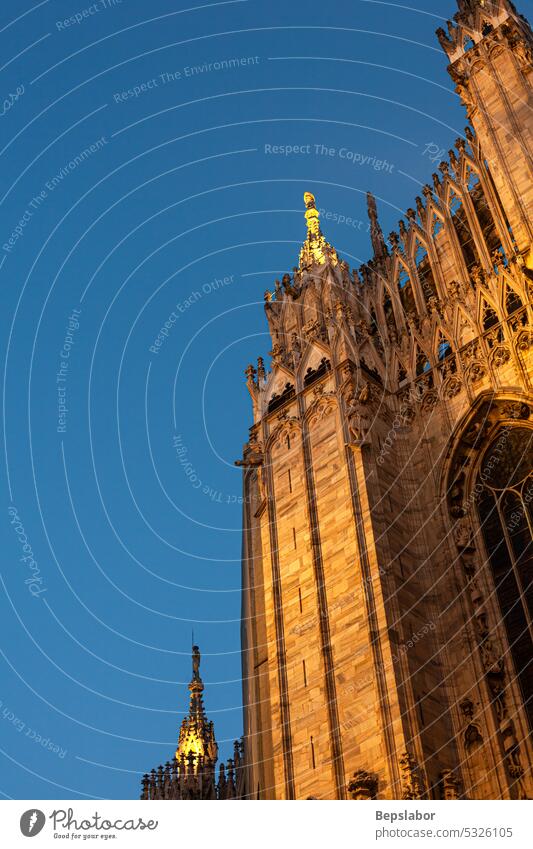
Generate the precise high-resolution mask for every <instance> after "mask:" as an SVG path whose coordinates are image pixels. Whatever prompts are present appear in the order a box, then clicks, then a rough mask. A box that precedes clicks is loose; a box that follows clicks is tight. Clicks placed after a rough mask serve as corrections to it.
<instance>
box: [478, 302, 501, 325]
mask: <svg viewBox="0 0 533 849" xmlns="http://www.w3.org/2000/svg"><path fill="white" fill-rule="evenodd" d="M481 323H482V324H483V330H490V328H491V327H495V326H496V325H497V324H499V319H498V316H497V315H496V312H495V310H493V308H492V307H491V306H490V304H488V303H487V301H485V300H484V301H483V302H482V305H481Z"/></svg>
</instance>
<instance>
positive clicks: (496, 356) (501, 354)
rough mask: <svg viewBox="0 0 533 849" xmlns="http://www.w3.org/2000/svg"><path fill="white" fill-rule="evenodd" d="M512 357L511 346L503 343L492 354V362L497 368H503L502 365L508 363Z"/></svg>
mask: <svg viewBox="0 0 533 849" xmlns="http://www.w3.org/2000/svg"><path fill="white" fill-rule="evenodd" d="M510 359H511V352H510V351H509V348H506V347H505V346H504V345H501V346H499V347H497V348H495V349H494V353H493V355H492V363H493V365H494V366H495V367H496V368H501V366H503V365H505V363H508V362H509V360H510Z"/></svg>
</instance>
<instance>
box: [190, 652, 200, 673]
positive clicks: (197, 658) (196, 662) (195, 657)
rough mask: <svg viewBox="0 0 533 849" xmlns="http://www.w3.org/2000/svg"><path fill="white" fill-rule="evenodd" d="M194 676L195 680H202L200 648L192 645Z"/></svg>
mask: <svg viewBox="0 0 533 849" xmlns="http://www.w3.org/2000/svg"><path fill="white" fill-rule="evenodd" d="M192 677H193V681H199V680H200V649H199V648H198V646H193V647H192Z"/></svg>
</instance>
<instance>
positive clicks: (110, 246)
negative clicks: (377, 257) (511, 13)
mask: <svg viewBox="0 0 533 849" xmlns="http://www.w3.org/2000/svg"><path fill="white" fill-rule="evenodd" d="M518 6H519V11H521V12H522V13H523V14H525V15H527V16H529V17H530V19H531V18H532V17H533V2H532V0H518ZM455 10H456V6H455V2H454V0H406V2H405V3H404V4H401V3H399V2H396V0H391V2H378V0H329V2H325V3H319V2H315V0H307V2H303V0H291V2H282V1H281V0H271V2H268V3H265V2H259V0H234V2H212V3H202V2H201V0H200V2H198V3H197V4H195V3H194V2H193V0H190V2H183V0H151V2H150V3H146V2H144V0H122V2H118V0H97V2H95V3H93V4H91V2H90V0H44V2H34V3H33V4H32V3H31V2H30V0H14V2H10V3H2V6H1V9H0V43H1V46H2V50H1V55H2V60H1V61H2V67H1V68H0V80H1V86H0V100H1V101H2V105H1V107H0V112H1V115H0V129H1V131H2V132H1V133H0V204H1V207H2V209H1V212H2V214H1V218H0V221H1V236H0V244H1V249H0V287H1V288H0V292H1V298H2V308H1V310H0V327H1V337H2V361H3V362H4V363H5V369H4V370H3V450H2V457H3V463H2V481H1V486H2V490H1V491H2V498H3V512H4V519H3V522H2V525H1V527H2V559H1V579H2V587H1V591H2V594H1V610H0V621H1V623H2V655H3V657H1V658H0V665H1V669H2V677H1V688H0V700H1V705H0V719H1V721H0V738H1V739H0V747H1V755H0V762H1V763H2V781H1V783H0V790H1V791H2V792H3V794H4V795H5V796H8V797H13V798H27V799H44V798H87V797H89V798H90V797H104V798H132V797H135V796H136V795H138V793H139V782H140V778H141V775H142V773H143V772H145V771H147V770H149V769H151V768H152V767H153V766H157V765H158V764H159V763H160V762H161V761H165V760H167V758H169V757H170V756H171V755H172V753H173V751H174V749H175V745H176V738H177V730H178V728H179V723H180V721H181V718H182V716H183V713H184V712H185V711H186V709H187V697H188V693H187V686H186V685H187V682H188V680H189V678H190V646H191V631H192V629H194V639H195V641H196V642H198V644H199V645H200V647H201V650H202V667H201V673H202V675H203V678H204V681H205V683H206V693H205V701H206V707H207V710H208V714H209V717H210V718H211V719H213V720H214V722H215V727H216V733H217V737H218V740H219V743H220V749H221V754H222V756H223V757H224V758H226V757H228V756H230V754H231V748H232V745H231V741H232V740H233V738H234V737H236V736H239V735H240V733H241V729H242V719H241V713H242V708H241V688H240V657H239V617H240V550H241V532H240V528H241V505H240V503H239V501H240V495H241V472H240V471H239V470H238V469H237V468H236V467H235V466H234V460H235V459H236V458H238V457H239V456H240V452H241V450H242V444H243V442H244V441H245V440H246V438H247V431H248V427H249V426H250V424H251V408H250V404H249V398H248V395H247V391H246V388H245V379H244V376H243V370H244V368H245V366H246V365H247V363H248V362H250V361H252V360H255V359H256V358H257V356H258V355H263V356H265V357H266V356H267V352H268V351H269V339H268V336H267V334H266V320H265V317H264V313H263V293H264V291H265V289H267V288H272V287H273V282H274V279H275V278H276V277H280V276H281V275H282V274H283V273H284V272H286V271H289V270H290V269H291V268H292V267H293V266H294V265H295V264H296V262H297V256H298V250H299V247H300V244H301V242H302V240H303V238H304V235H305V222H304V218H303V211H304V205H303V200H302V195H303V192H304V190H309V191H312V192H314V193H315V195H316V198H317V206H318V207H319V208H320V209H323V210H324V213H323V216H322V225H323V230H324V232H325V234H326V236H327V237H328V239H329V240H330V241H331V242H332V243H333V244H334V245H335V247H336V248H337V250H338V251H339V253H340V254H341V255H342V256H344V258H345V259H347V260H348V262H350V264H351V265H354V266H357V265H359V264H360V263H361V262H363V261H365V260H366V259H368V257H369V256H370V239H369V235H368V231H367V217H366V207H365V193H366V191H367V190H368V189H370V190H372V191H373V192H374V193H375V195H376V196H377V198H378V207H379V210H380V214H381V219H382V225H383V230H384V232H385V234H388V233H389V232H390V230H392V229H396V228H397V222H398V219H399V218H400V217H401V216H402V214H403V212H404V211H405V209H406V208H407V207H409V206H413V205H414V198H415V195H416V194H418V193H419V192H420V189H421V185H422V184H423V183H425V182H428V180H430V177H431V173H432V171H434V170H435V168H436V165H437V164H438V162H431V159H430V155H429V154H428V151H427V148H428V145H433V147H432V148H431V151H432V152H433V151H434V150H436V149H442V150H444V151H446V150H448V149H449V148H450V147H451V146H452V145H453V143H454V141H455V139H456V138H457V137H458V136H459V135H460V134H461V133H462V132H463V129H464V126H465V123H466V121H465V114H464V110H463V108H462V106H461V105H460V103H459V100H458V98H457V97H456V95H455V94H454V93H453V86H452V83H451V80H450V79H449V77H448V75H447V73H446V57H445V55H444V53H443V52H442V51H441V48H440V46H439V44H438V42H437V39H436V37H435V35H434V31H435V29H436V27H437V26H439V25H441V24H442V22H443V16H445V17H446V16H451V15H452V14H453V13H454V12H455ZM70 16H73V17H72V18H71V20H70V21H69V20H68V19H69V17H70ZM76 16H77V17H76ZM231 60H237V61H231ZM327 213H329V214H327ZM339 219H340V220H339ZM348 219H349V220H348ZM22 558H25V559H22Z"/></svg>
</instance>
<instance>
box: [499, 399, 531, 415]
mask: <svg viewBox="0 0 533 849" xmlns="http://www.w3.org/2000/svg"><path fill="white" fill-rule="evenodd" d="M502 413H503V415H504V416H505V418H507V419H529V416H530V414H531V410H530V408H529V406H528V405H527V404H523V403H522V402H521V401H511V402H510V403H509V404H506V405H505V406H504V407H503V410H502Z"/></svg>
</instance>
